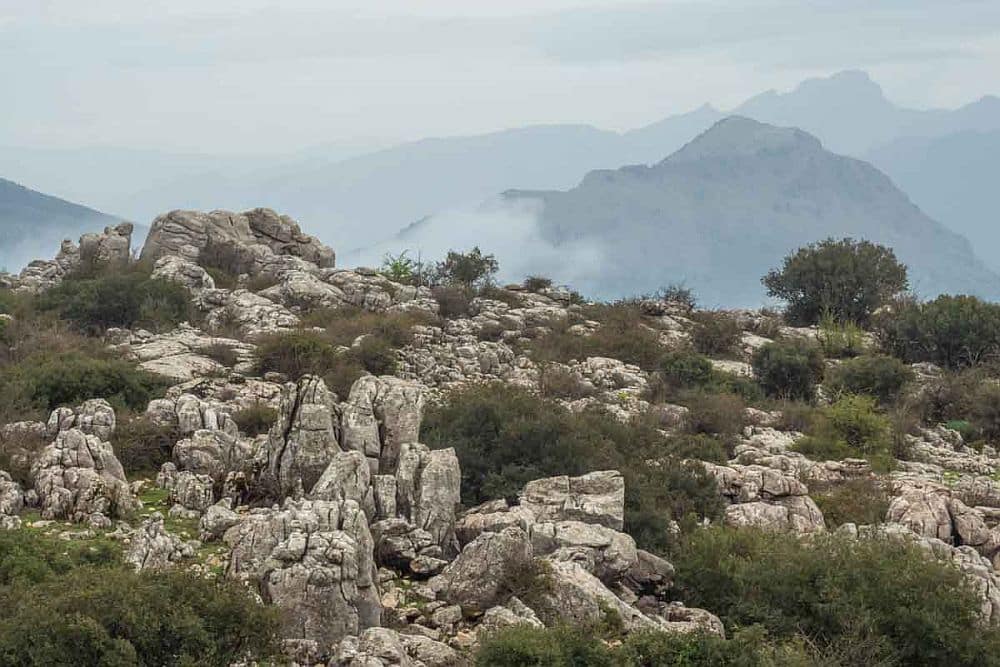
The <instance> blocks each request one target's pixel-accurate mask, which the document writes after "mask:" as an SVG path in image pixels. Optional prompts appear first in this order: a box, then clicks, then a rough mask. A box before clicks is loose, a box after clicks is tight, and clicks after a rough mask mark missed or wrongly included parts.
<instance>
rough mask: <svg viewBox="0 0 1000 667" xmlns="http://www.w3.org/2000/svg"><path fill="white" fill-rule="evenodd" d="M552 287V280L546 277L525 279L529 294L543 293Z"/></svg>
mask: <svg viewBox="0 0 1000 667" xmlns="http://www.w3.org/2000/svg"><path fill="white" fill-rule="evenodd" d="M550 287H552V279H551V278H546V277H544V276H528V277H527V278H525V279H524V289H526V290H528V291H529V292H541V291H542V290H546V289H548V288H550Z"/></svg>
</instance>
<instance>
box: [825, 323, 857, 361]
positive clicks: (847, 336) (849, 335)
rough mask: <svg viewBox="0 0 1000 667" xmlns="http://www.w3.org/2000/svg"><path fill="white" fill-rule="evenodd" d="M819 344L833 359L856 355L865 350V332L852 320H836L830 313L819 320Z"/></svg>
mask: <svg viewBox="0 0 1000 667" xmlns="http://www.w3.org/2000/svg"><path fill="white" fill-rule="evenodd" d="M818 336H819V344H820V347H822V348H823V354H825V355H826V356H827V357H830V358H833V359H842V358H844V357H856V356H858V355H859V354H861V353H862V352H864V351H865V332H864V330H863V329H862V328H861V327H859V326H858V325H857V324H855V323H854V322H838V321H837V320H836V319H834V317H833V316H832V315H831V314H830V313H824V314H823V316H822V317H821V318H820V321H819V333H818Z"/></svg>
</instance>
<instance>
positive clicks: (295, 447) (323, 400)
mask: <svg viewBox="0 0 1000 667" xmlns="http://www.w3.org/2000/svg"><path fill="white" fill-rule="evenodd" d="M334 410H335V404H334V397H333V393H332V392H330V390H329V389H327V388H326V384H325V383H324V382H323V380H322V379H320V378H318V377H313V376H311V375H306V376H303V377H302V378H301V379H299V381H298V382H297V383H288V384H287V385H285V388H284V390H283V392H282V395H281V414H280V416H279V417H278V421H277V422H276V423H275V424H274V426H272V427H271V431H270V433H269V434H268V442H267V448H268V471H269V472H270V474H271V476H272V477H273V478H274V479H275V480H276V481H277V483H278V485H279V487H280V489H281V492H282V493H283V494H285V495H287V494H291V493H295V492H296V491H297V490H299V491H300V492H301V490H307V489H312V488H313V487H314V486H315V484H316V482H318V481H319V479H320V478H321V477H322V475H323V473H324V472H325V471H326V469H327V466H329V465H330V462H331V461H332V460H333V458H334V456H336V455H337V454H338V453H339V452H340V447H339V446H338V439H337V432H336V430H335V426H334Z"/></svg>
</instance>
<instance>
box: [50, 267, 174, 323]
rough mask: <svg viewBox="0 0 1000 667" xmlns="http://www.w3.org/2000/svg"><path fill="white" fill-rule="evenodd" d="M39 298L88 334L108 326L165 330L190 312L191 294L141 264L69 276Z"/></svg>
mask: <svg viewBox="0 0 1000 667" xmlns="http://www.w3.org/2000/svg"><path fill="white" fill-rule="evenodd" d="M38 303H39V307H40V308H41V309H42V310H51V311H55V312H57V313H58V314H59V316H60V317H62V318H63V319H65V320H69V321H71V322H73V323H74V325H75V326H76V327H77V328H78V329H79V330H80V331H84V332H87V333H102V332H104V331H105V330H106V329H108V328H110V327H121V328H126V329H132V328H135V327H143V328H145V329H151V330H153V331H163V330H168V329H171V328H173V327H174V326H176V325H177V324H179V323H181V322H183V321H185V320H187V319H190V315H191V310H190V308H191V306H190V297H189V295H188V293H187V291H186V290H185V289H184V288H183V287H181V286H180V285H178V284H177V283H173V282H170V281H167V280H154V279H153V278H150V277H149V275H148V274H147V273H145V272H144V271H142V270H141V268H135V269H132V270H126V271H120V272H113V273H106V274H98V275H97V276H96V277H94V278H67V279H65V280H63V281H62V282H61V283H60V284H59V285H57V286H56V287H53V288H52V289H50V290H48V291H47V292H45V293H44V294H43V295H42V296H40V297H39V300H38Z"/></svg>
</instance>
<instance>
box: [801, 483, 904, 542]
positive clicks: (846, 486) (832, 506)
mask: <svg viewBox="0 0 1000 667" xmlns="http://www.w3.org/2000/svg"><path fill="white" fill-rule="evenodd" d="M809 495H810V497H812V499H813V500H814V501H816V505H817V506H818V507H819V509H820V511H821V512H823V518H824V519H825V520H826V527H827V528H829V529H830V530H835V529H837V528H838V527H839V526H841V525H842V524H845V523H855V524H857V525H859V526H863V525H875V524H879V523H884V522H885V513H886V512H887V511H888V509H889V501H890V500H891V499H892V497H891V496H890V494H889V491H888V489H887V488H886V485H885V483H884V482H882V481H879V480H876V479H871V478H869V477H860V478H858V479H851V480H848V481H846V482H839V483H819V482H810V483H809Z"/></svg>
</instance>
